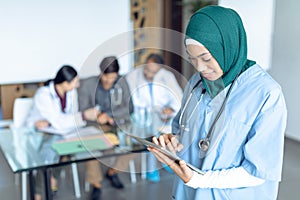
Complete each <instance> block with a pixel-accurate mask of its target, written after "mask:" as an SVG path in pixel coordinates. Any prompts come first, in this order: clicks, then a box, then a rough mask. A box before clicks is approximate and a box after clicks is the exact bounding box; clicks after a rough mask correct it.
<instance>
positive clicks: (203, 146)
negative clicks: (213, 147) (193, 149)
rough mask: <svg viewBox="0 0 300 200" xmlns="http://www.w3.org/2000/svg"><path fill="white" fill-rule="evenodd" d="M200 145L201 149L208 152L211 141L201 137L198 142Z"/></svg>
mask: <svg viewBox="0 0 300 200" xmlns="http://www.w3.org/2000/svg"><path fill="white" fill-rule="evenodd" d="M198 146H199V148H200V149H201V151H204V152H206V151H207V150H208V147H209V141H208V140H207V139H206V138H205V139H201V140H200V141H199V143H198Z"/></svg>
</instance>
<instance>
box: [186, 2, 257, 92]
mask: <svg viewBox="0 0 300 200" xmlns="http://www.w3.org/2000/svg"><path fill="white" fill-rule="evenodd" d="M186 38H191V39H194V40H196V41H198V42H200V43H201V44H203V45H204V46H205V47H206V48H207V49H208V50H209V51H210V53H211V54H212V55H213V57H214V58H215V59H216V60H217V62H218V63H219V65H220V67H221V68H222V70H223V72H224V74H223V76H222V77H221V78H220V79H218V80H216V81H209V80H207V79H205V78H203V77H202V79H203V85H204V87H205V88H206V90H207V91H208V92H209V94H210V96H211V97H212V98H214V97H215V96H216V95H217V94H218V93H219V92H220V91H222V90H223V89H224V88H225V87H226V86H228V85H229V84H231V83H232V82H233V80H234V79H235V77H236V76H238V74H239V73H240V72H243V71H245V70H246V69H248V68H249V67H251V66H252V65H254V64H255V61H251V60H248V59H247V37H246V32H245V29H244V26H243V23H242V20H241V18H240V16H239V15H238V14H237V13H236V12H235V11H234V10H232V9H229V8H224V7H221V6H207V7H204V8H202V9H200V10H198V11H197V12H195V13H194V14H193V15H192V17H191V18H190V21H189V24H188V26H187V29H186ZM200 76H201V75H200Z"/></svg>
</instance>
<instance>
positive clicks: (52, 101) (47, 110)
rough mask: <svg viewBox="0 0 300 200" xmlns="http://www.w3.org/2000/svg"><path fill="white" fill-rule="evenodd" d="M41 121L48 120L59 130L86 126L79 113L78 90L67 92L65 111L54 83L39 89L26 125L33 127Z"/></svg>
mask: <svg viewBox="0 0 300 200" xmlns="http://www.w3.org/2000/svg"><path fill="white" fill-rule="evenodd" d="M39 120H47V121H48V122H49V123H50V124H51V127H52V128H54V129H57V130H68V129H74V128H76V127H82V126H84V125H85V123H86V122H85V121H84V120H83V119H82V114H81V112H78V100H77V92H76V90H72V91H69V92H67V94H66V107H65V110H64V111H63V110H62V108H61V103H60V99H59V97H58V95H57V93H56V91H55V87H54V82H50V83H49V85H48V86H43V87H41V88H39V89H38V90H37V91H36V93H35V95H34V98H33V107H32V109H31V111H30V113H29V116H28V119H27V120H26V125H27V126H28V127H33V126H34V123H35V122H37V121H39Z"/></svg>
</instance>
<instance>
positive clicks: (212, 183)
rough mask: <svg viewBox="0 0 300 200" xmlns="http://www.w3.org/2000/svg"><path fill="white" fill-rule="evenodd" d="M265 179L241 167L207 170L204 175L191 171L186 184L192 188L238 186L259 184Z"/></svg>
mask: <svg viewBox="0 0 300 200" xmlns="http://www.w3.org/2000/svg"><path fill="white" fill-rule="evenodd" d="M264 182H265V180H263V179H260V178H257V177H255V176H252V175H251V174H249V173H248V172H247V171H246V170H245V169H244V168H243V167H238V168H231V169H226V170H216V171H207V172H206V173H205V174H204V175H201V174H198V173H195V172H193V176H192V178H191V180H190V181H189V182H187V183H186V185H187V186H189V187H192V188H218V189H225V188H240V187H251V186H257V185H261V184H263V183H264Z"/></svg>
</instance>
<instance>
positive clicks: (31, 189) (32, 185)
mask: <svg viewBox="0 0 300 200" xmlns="http://www.w3.org/2000/svg"><path fill="white" fill-rule="evenodd" d="M28 176H29V194H30V199H31V200H34V177H33V171H32V170H30V171H29V173H28Z"/></svg>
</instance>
